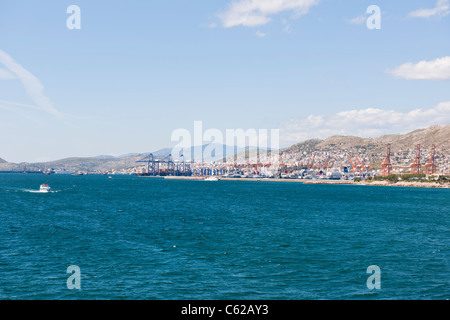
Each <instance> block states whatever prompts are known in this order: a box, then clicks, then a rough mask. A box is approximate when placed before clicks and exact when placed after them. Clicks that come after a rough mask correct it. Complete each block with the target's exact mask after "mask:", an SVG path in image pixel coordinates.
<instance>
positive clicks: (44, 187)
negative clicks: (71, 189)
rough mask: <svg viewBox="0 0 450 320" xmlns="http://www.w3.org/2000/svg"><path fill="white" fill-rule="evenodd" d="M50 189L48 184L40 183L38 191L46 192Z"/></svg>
mask: <svg viewBox="0 0 450 320" xmlns="http://www.w3.org/2000/svg"><path fill="white" fill-rule="evenodd" d="M51 190H52V188H50V186H49V185H48V184H41V186H40V187H39V192H43V193H48V192H50V191H51Z"/></svg>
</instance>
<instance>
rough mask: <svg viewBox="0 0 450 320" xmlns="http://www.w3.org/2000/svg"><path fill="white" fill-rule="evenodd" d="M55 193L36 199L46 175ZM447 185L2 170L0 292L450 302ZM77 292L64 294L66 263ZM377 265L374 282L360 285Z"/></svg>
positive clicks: (11, 295) (16, 295) (14, 295)
mask: <svg viewBox="0 0 450 320" xmlns="http://www.w3.org/2000/svg"><path fill="white" fill-rule="evenodd" d="M47 181H48V183H49V184H50V186H51V187H52V188H53V189H54V190H55V191H56V192H53V193H49V194H40V193H35V192H33V191H35V190H37V189H39V185H40V184H41V183H45V182H47ZM449 200H450V190H449V189H428V188H401V187H375V186H349V185H347V186H346V185H304V184H301V183H286V182H256V181H248V182H247V181H219V182H205V181H182V180H164V179H160V178H143V177H142V178H140V177H135V176H112V178H111V179H108V177H107V176H95V175H89V176H67V175H51V176H43V175H30V174H28V175H25V174H0V299H169V300H171V299H288V300H291V299H295V300H297V299H449V298H450V287H449V284H450V272H449V271H450V268H449V257H450V253H449V249H450V248H449V247H450V246H449V245H450V225H449V215H450V209H449V205H450V201H449ZM70 265H77V266H79V268H80V270H81V290H76V289H74V290H69V289H68V288H67V284H66V282H67V278H68V277H69V276H70V274H68V273H66V270H67V267H68V266H70ZM371 265H376V266H378V267H379V268H380V270H381V289H379V290H378V289H372V290H369V289H368V288H367V286H366V281H367V278H368V277H369V276H370V274H368V273H367V268H368V267H369V266H371Z"/></svg>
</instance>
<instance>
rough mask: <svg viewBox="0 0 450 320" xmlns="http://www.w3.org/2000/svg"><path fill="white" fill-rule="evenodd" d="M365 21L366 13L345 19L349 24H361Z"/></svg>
mask: <svg viewBox="0 0 450 320" xmlns="http://www.w3.org/2000/svg"><path fill="white" fill-rule="evenodd" d="M366 21H367V16H366V15H360V16H357V17H355V18H352V19H349V20H347V22H348V23H349V24H363V23H365V22H366Z"/></svg>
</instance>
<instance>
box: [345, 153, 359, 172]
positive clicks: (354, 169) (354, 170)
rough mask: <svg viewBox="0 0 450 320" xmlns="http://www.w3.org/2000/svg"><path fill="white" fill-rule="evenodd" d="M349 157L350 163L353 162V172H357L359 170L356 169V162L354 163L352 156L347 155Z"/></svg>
mask: <svg viewBox="0 0 450 320" xmlns="http://www.w3.org/2000/svg"><path fill="white" fill-rule="evenodd" d="M347 158H348V160H350V163H351V165H352V171H353V172H356V171H357V170H356V166H355V164H354V163H353V161H352V159H351V158H350V156H347Z"/></svg>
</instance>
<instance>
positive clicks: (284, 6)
mask: <svg viewBox="0 0 450 320" xmlns="http://www.w3.org/2000/svg"><path fill="white" fill-rule="evenodd" d="M448 2H449V1H447V0H438V1H434V0H411V1H388V0H379V1H378V0H375V1H374V0H371V1H365V0H278V1H270V0H235V1H232V0H217V1H206V0H202V1H196V0H193V1H178V0H166V1H137V0H130V1H121V2H119V1H103V0H97V1H83V0H71V1H39V2H38V1H24V0H14V1H13V0H2V1H1V2H0V146H1V148H0V157H1V158H4V159H6V160H8V161H14V162H20V161H43V160H52V159H58V158H64V157H70V156H95V155H100V154H112V155H119V154H125V153H130V152H147V151H154V150H157V149H159V148H163V147H167V146H170V145H173V143H172V142H171V141H170V138H171V133H172V132H173V131H174V130H175V129H178V128H186V129H188V130H192V129H193V122H194V121H195V120H201V121H203V127H204V128H205V129H207V128H218V129H220V130H225V129H228V128H231V129H233V128H243V129H248V128H256V129H260V128H267V129H271V128H279V129H280V134H281V144H282V145H284V146H287V145H290V144H293V143H295V142H299V141H302V140H305V139H308V138H314V137H318V138H325V137H326V136H328V135H332V134H345V135H361V136H372V137H375V136H378V135H380V134H385V133H403V132H407V131H409V130H412V129H415V128H420V127H426V126H428V125H431V124H440V123H450V102H449V101H450V90H449V89H450V65H449V63H450V9H449V6H448ZM72 4H75V5H78V6H79V7H80V9H81V29H80V30H69V29H68V28H67V27H66V19H67V18H68V17H69V14H67V13H66V9H67V7H68V6H69V5H72ZM370 5H378V6H379V7H380V9H381V29H380V30H369V29H368V28H367V26H366V22H365V20H366V19H367V18H368V17H369V16H370V14H367V13H366V9H367V7H368V6H370ZM18 66H20V68H19V67H18Z"/></svg>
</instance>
